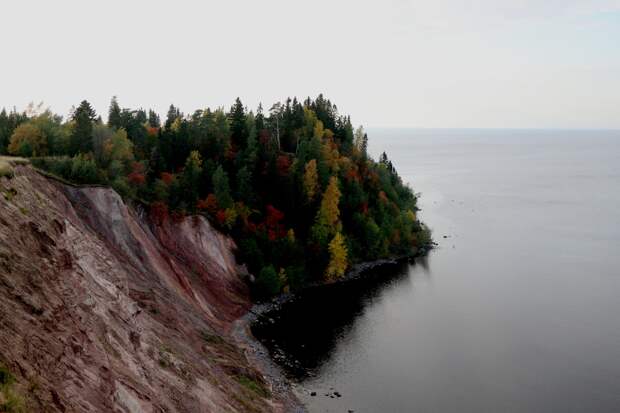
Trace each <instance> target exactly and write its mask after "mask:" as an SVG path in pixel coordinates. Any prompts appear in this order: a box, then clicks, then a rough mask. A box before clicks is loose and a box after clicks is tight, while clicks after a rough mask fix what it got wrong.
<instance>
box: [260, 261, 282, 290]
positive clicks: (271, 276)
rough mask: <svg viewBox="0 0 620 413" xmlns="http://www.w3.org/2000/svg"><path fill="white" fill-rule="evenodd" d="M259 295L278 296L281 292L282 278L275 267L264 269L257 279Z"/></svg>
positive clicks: (270, 266) (269, 266)
mask: <svg viewBox="0 0 620 413" xmlns="http://www.w3.org/2000/svg"><path fill="white" fill-rule="evenodd" d="M256 287H257V289H258V293H259V294H261V295H263V296H271V295H276V294H278V293H279V292H280V288H281V285H280V278H279V277H278V273H277V272H276V270H275V269H274V268H273V265H268V266H266V267H263V269H262V270H261V271H260V273H259V274H258V278H257V279H256Z"/></svg>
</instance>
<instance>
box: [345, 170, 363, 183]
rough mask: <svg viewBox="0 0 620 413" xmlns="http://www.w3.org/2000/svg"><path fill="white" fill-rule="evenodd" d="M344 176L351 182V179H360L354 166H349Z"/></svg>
mask: <svg viewBox="0 0 620 413" xmlns="http://www.w3.org/2000/svg"><path fill="white" fill-rule="evenodd" d="M345 178H346V179H347V181H349V182H351V181H357V182H359V181H360V176H359V174H358V173H357V170H356V169H354V168H351V169H349V170H348V171H347V173H346V175H345Z"/></svg>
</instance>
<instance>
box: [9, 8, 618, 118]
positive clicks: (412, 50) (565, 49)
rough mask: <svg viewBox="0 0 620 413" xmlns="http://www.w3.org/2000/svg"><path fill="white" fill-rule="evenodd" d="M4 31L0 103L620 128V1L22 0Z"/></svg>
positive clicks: (61, 108)
mask: <svg viewBox="0 0 620 413" xmlns="http://www.w3.org/2000/svg"><path fill="white" fill-rule="evenodd" d="M0 36H1V37H2V42H3V52H2V55H3V59H2V64H1V65H0V107H1V106H6V107H11V106H13V105H17V107H18V108H23V107H25V106H26V104H27V103H28V102H30V101H41V100H43V101H45V102H46V104H48V105H50V106H52V108H53V109H54V110H56V111H58V112H60V113H64V114H66V113H67V112H68V110H69V108H70V107H71V105H74V104H75V105H76V104H78V103H79V101H80V100H82V99H88V100H89V101H91V102H92V103H93V104H94V106H95V108H96V109H97V110H98V111H99V112H103V114H104V115H105V113H106V112H107V106H108V103H109V100H110V98H111V96H112V95H118V97H119V100H120V103H121V105H123V106H128V107H153V108H154V109H156V110H158V111H159V112H160V113H162V114H163V113H165V111H166V109H167V106H168V105H169V104H170V103H175V104H176V105H179V106H180V107H181V109H182V110H183V111H185V112H190V111H193V110H194V109H197V108H203V107H206V106H212V107H213V106H221V105H225V106H229V105H230V104H231V103H232V102H233V100H234V98H235V97H237V96H240V97H241V98H242V100H243V101H244V102H245V103H246V104H247V105H248V106H249V107H251V108H254V107H255V106H256V105H257V104H258V102H259V101H262V102H264V103H265V104H271V103H272V102H274V101H276V100H281V99H283V98H285V97H286V96H289V95H291V96H292V95H296V96H299V97H305V96H308V95H310V96H315V95H317V94H318V93H320V92H323V93H324V94H326V95H327V96H328V97H329V98H330V99H332V101H334V102H336V103H337V104H338V106H339V108H340V109H341V111H342V112H345V113H349V114H351V115H352V118H353V121H354V123H363V124H364V125H367V126H420V127H543V128H547V127H562V128H589V127H594V128H620V41H619V39H620V1H575V0H564V1H560V0H547V1H534V0H525V1H520V2H519V1H507V0H500V1H491V0H473V1H458V0H434V1H433V0H418V1H406V0H391V1H352V0H346V1H335V0H330V1H328V0H318V1H313V2H307V1H305V2H300V1H278V0H266V1H262V2H256V1H188V0H180V1H174V2H162V1H117V0H113V1H94V0H93V1H77V0H75V1H70V0H58V1H27V0H22V1H19V2H3V3H2V4H1V5H0Z"/></svg>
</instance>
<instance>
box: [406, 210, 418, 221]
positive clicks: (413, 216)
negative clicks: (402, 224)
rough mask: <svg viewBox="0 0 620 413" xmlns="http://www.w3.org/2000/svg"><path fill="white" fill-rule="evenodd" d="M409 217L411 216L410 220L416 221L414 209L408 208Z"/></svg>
mask: <svg viewBox="0 0 620 413" xmlns="http://www.w3.org/2000/svg"><path fill="white" fill-rule="evenodd" d="M407 218H409V220H410V221H411V222H415V221H416V216H415V212H413V211H412V210H410V209H408V210H407Z"/></svg>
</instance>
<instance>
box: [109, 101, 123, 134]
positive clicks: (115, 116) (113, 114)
mask: <svg viewBox="0 0 620 413" xmlns="http://www.w3.org/2000/svg"><path fill="white" fill-rule="evenodd" d="M108 126H109V127H111V128H117V129H118V128H120V127H121V126H122V118H121V107H120V106H119V105H118V100H117V99H116V96H113V97H112V101H111V102H110V109H109V110H108Z"/></svg>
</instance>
